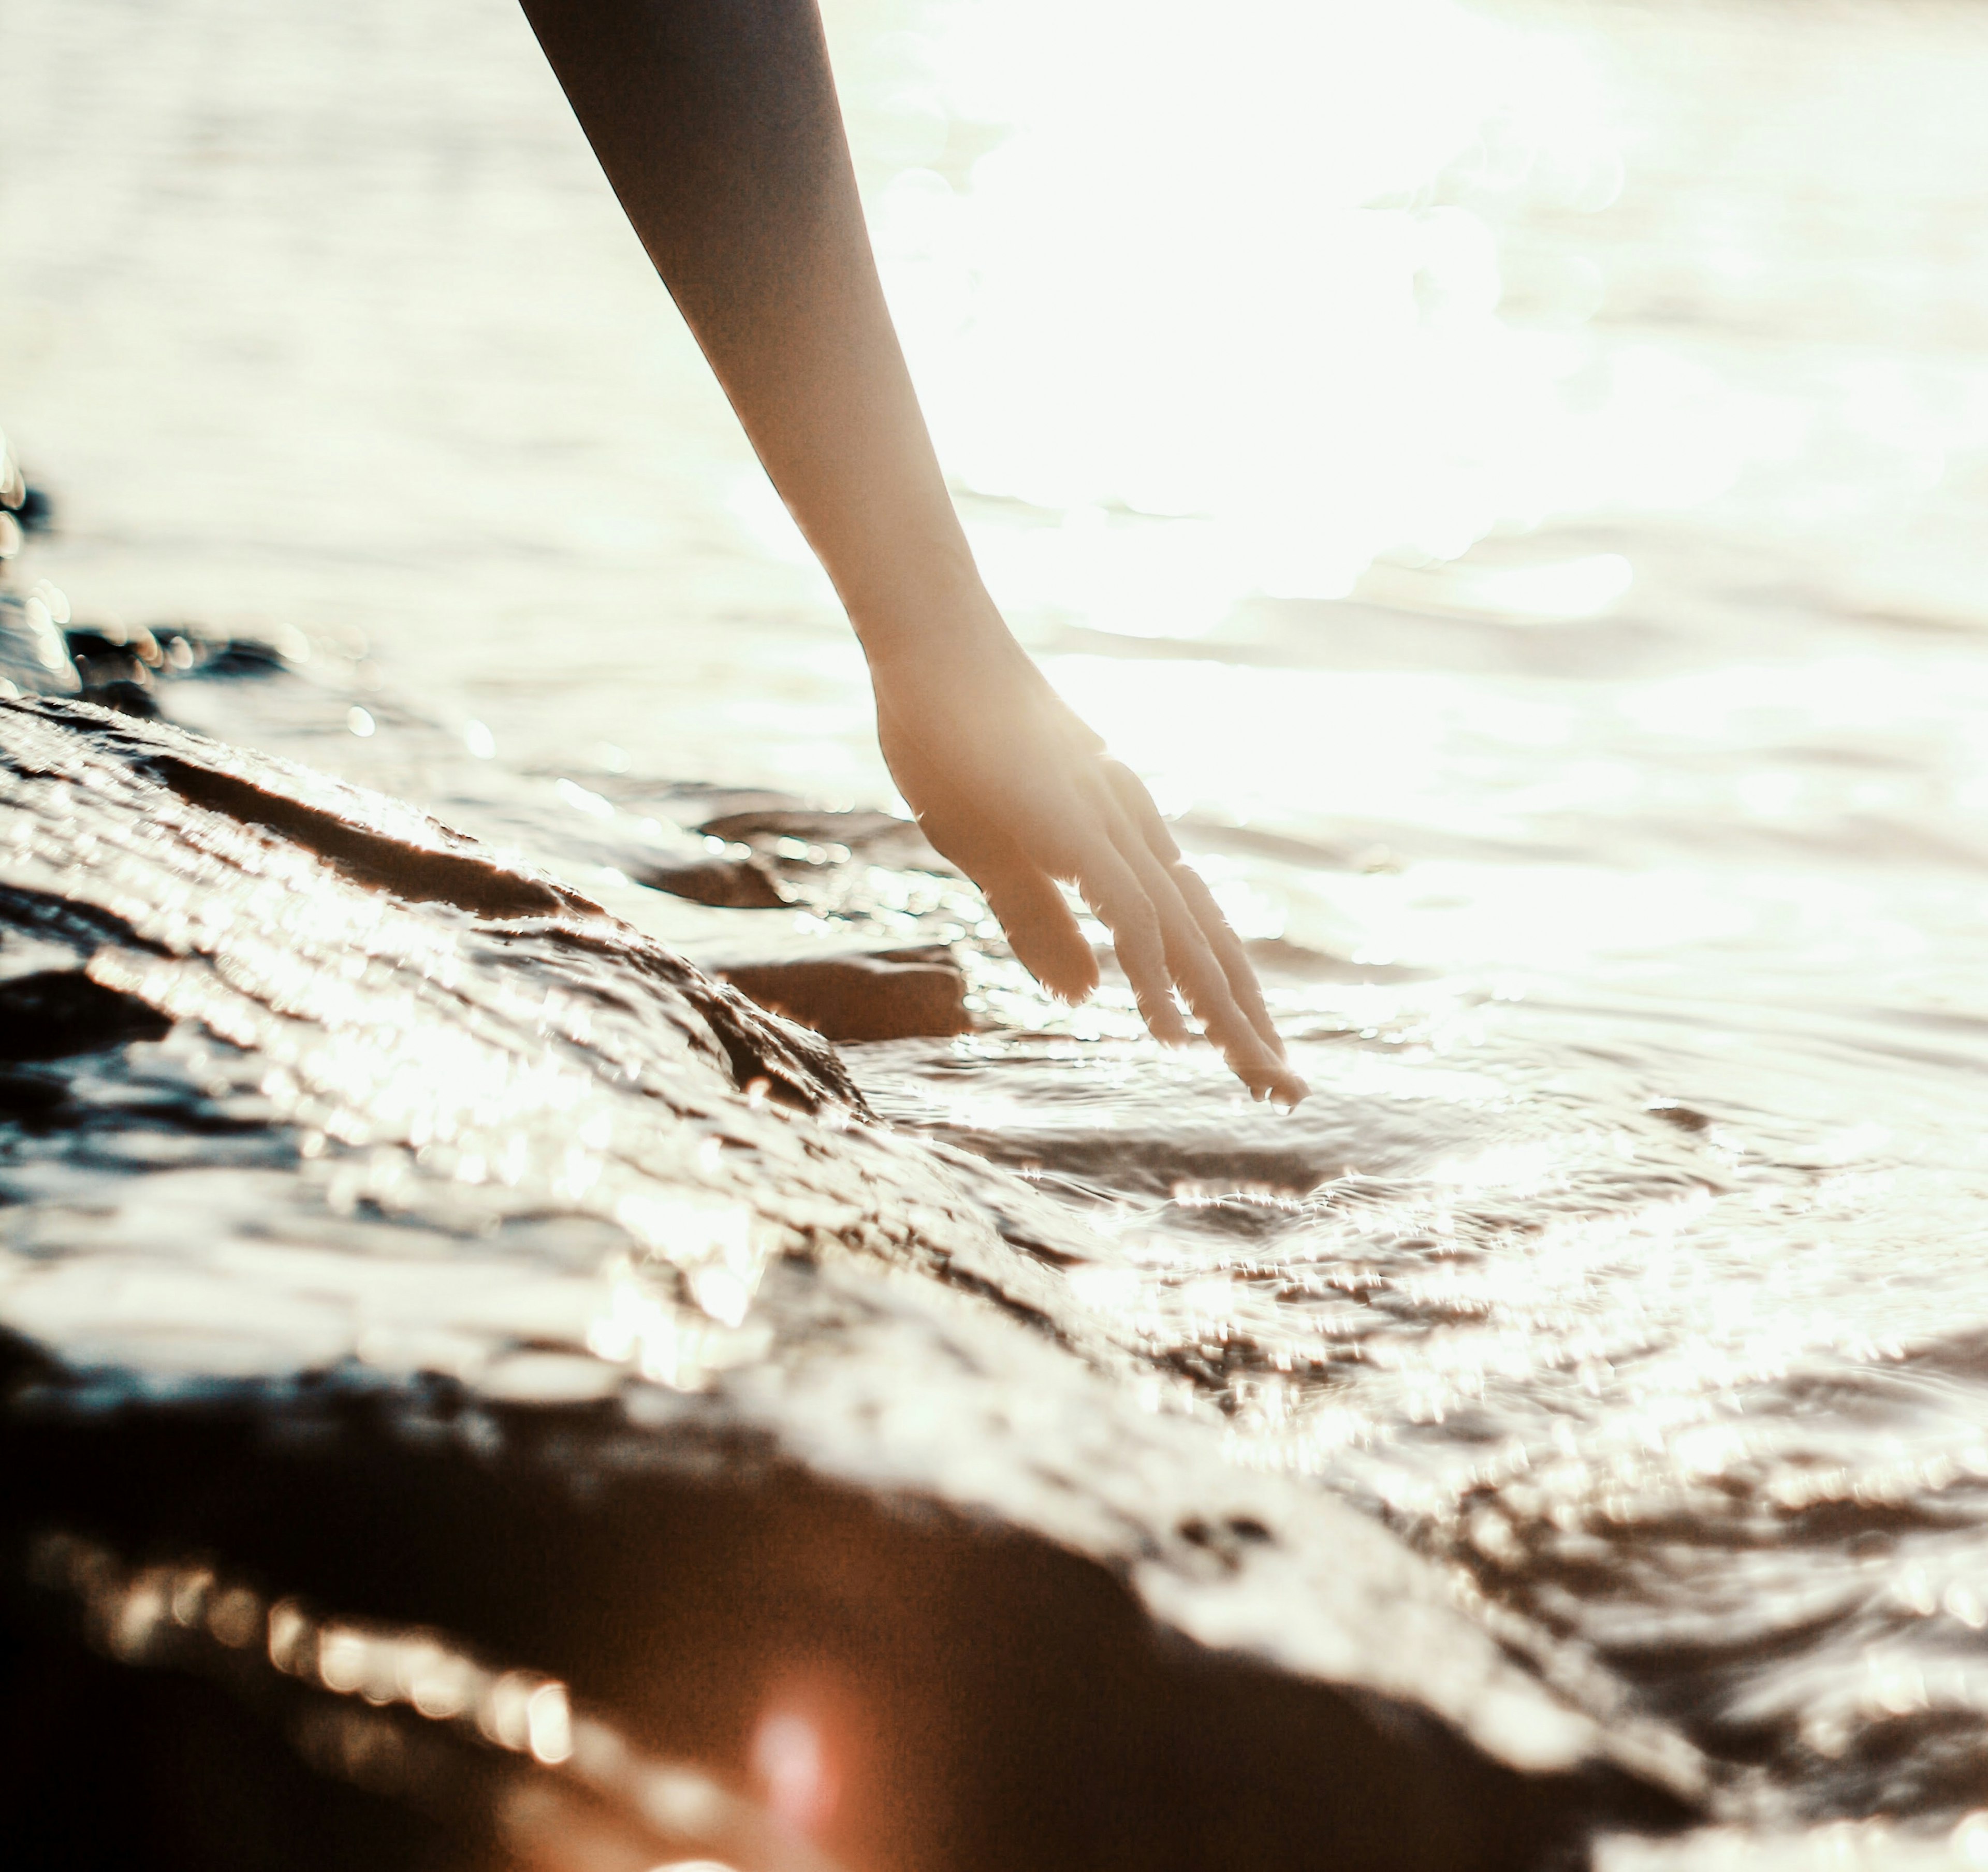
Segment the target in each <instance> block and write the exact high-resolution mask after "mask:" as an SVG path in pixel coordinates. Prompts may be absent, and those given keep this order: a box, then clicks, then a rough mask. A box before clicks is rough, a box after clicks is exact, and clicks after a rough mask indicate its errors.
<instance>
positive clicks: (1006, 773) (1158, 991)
mask: <svg viewBox="0 0 1988 1872" xmlns="http://www.w3.org/2000/svg"><path fill="white" fill-rule="evenodd" d="M522 3H523V6H524V10H525V13H526V17H527V18H528V19H529V20H530V22H531V24H532V30H533V31H534V32H536V33H537V35H538V37H539V44H540V45H541V46H543V48H544V49H545V52H546V57H547V58H548V59H549V60H550V61H551V63H552V66H553V71H554V72H555V73H556V74H557V75H558V77H559V80H560V83H561V84H562V85H563V86H564V87H565V90H566V96H567V98H568V100H570V103H572V105H573V112H574V114H575V115H576V117H578V118H579V120H580V127H581V128H582V129H583V130H585V132H586V133H587V139H588V140H589V141H590V143H591V144H593V149H594V153H595V154H596V155H597V156H598V157H600V164H601V167H602V168H603V170H605V171H606V172H607V179H608V181H610V183H611V184H613V186H614V191H615V193H616V195H617V196H619V197H620V201H621V205H622V207H623V208H624V209H625V210H626V211H627V215H628V218H629V220H630V221H631V222H632V223H633V224H634V228H635V232H636V233H637V235H638V236H639V237H640V238H641V242H642V244H643V245H644V247H645V248H647V250H648V253H649V256H650V258H651V259H652V260H653V261H654V262H655V266H656V269H657V271H658V273H661V276H662V278H663V281H664V284H665V285H666V286H668V289H669V290H670V293H671V296H672V297H673V298H674V300H675V301H676V303H677V305H678V307H679V309H680V310H681V311H682V313H683V315H684V317H685V320H686V321H687V322H688V324H689V326H690V328H691V331H692V332H693V333H695V336H696V338H697V340H698V344H700V345H701V346H702V348H703V350H704V354H705V357H706V358H707V359H708V361H709V362H710V364H711V367H712V370H713V371H715V373H716V374H717V376H718V381H719V382H720V383H721V384H722V385H723V386H724V388H725V394H726V395H727V396H728V397H729V398H730V399H731V401H732V408H734V409H735V411H737V412H738V415H739V420H740V421H741V422H742V424H743V425H744V426H745V432H746V434H747V435H748V436H749V438H750V439H751V441H752V445H753V447H754V449H756V451H757V452H758V453H759V459H760V461H761V462H762V463H763V464H764V465H765V467H766V472H767V473H768V475H769V476H770V477H771V478H772V480H773V485H774V486H775V487H776V489H778V490H779V493H780V496H781V498H782V499H783V500H785V501H786V504H787V506H788V509H789V511H790V512H791V513H793V516H794V519H795V520H796V522H797V523H798V524H799V525H800V530H801V531H802V533H803V534H804V535H805V536H806V539H807V541H808V543H809V544H810V546H811V547H813V550H814V551H815V553H816V555H817V556H818V557H820V560H821V562H822V564H823V567H825V568H826V569H827V572H828V575H829V577H830V579H831V580H832V581H833V583H834V585H835V589H836V591H837V595H838V596H839V597H840V599H841V601H842V603H843V604H844V608H846V609H847V611H848V614H849V618H850V622H851V623H852V624H853V625H854V627H855V629H856V633H857V637H858V638H860V641H861V642H862V645H863V649H864V655H865V656H866V657H867V659H868V662H869V666H870V675H871V683H872V685H873V686H874V689H875V691H876V697H877V739H878V740H879V742H880V743H881V746H882V748H883V751H884V759H885V760H886V761H887V762H888V763H889V765H890V769H891V777H892V778H893V779H894V780H895V781H896V782H897V784H898V789H899V790H900V791H901V793H902V794H904V798H905V799H906V801H908V802H909V804H910V805H911V809H912V811H914V812H915V813H916V814H917V815H918V823H919V824H920V825H921V827H922V828H924V831H925V835H926V836H927V838H929V839H930V840H931V842H932V844H933V845H935V847H937V848H938V850H939V851H942V852H943V853H944V854H945V856H946V857H947V858H950V859H951V860H952V862H954V863H955V864H956V865H958V866H959V868H960V869H961V870H962V871H963V872H965V873H966V875H968V876H969V877H970V878H972V880H973V881H974V882H975V884H977V885H979V887H980V889H981V890H982V892H983V893H984V894H985V895H986V899H987V902H988V906H989V909H991V910H992V912H994V914H995V916H997V917H998V918H999V919H1000V921H1001V923H1002V926H1003V928H1004V929H1006V931H1007V933H1008V939H1009V942H1010V943H1012V944H1013V947H1014V951H1015V953H1016V956H1018V957H1019V958H1020V960H1022V962H1023V963H1024V964H1025V965H1026V966H1027V967H1028V968H1029V970H1030V971H1031V972H1032V973H1033V974H1034V975H1035V977H1036V979H1037V980H1040V982H1042V983H1043V985H1044V986H1045V987H1047V988H1048V989H1049V990H1050V991H1051V992H1052V993H1053V994H1057V995H1058V996H1060V997H1062V998H1063V999H1064V1000H1070V1001H1080V1000H1084V998H1085V997H1087V996H1088V995H1089V994H1090V992H1091V991H1092V990H1094V988H1095V987H1097V960H1096V958H1095V956H1094V955H1093V954H1092V953H1091V949H1090V944H1089V943H1087V941H1086V940H1085V939H1084V935H1083V933H1082V931H1081V929H1080V928H1079V926H1078V924H1077V919H1076V918H1075V917H1074V916H1073V915H1072V914H1071V912H1070V909H1069V906H1068V905H1067V903H1066V902H1065V900H1064V899H1063V894H1062V892H1060V890H1059V889H1057V881H1058V880H1059V879H1060V880H1062V881H1063V882H1067V883H1070V884H1073V885H1075V886H1076V888H1077V892H1078V893H1079V895H1080V896H1081V897H1082V898H1083V899H1084V902H1086V903H1087V904H1088V905H1089V906H1090V908H1091V909H1092V910H1093V912H1094V913H1095V914H1096V916H1097V918H1098V919H1099V921H1100V922H1102V923H1103V924H1104V926H1105V927H1106V929H1108V930H1109V931H1110V932H1111V939H1112V943H1113V945H1114V947H1115V949H1116V950H1117V956H1118V960H1119V963H1120V965H1121V966H1122V967H1123V969H1124V971H1125V974H1126V977H1127V978H1128V980H1129V981H1130V982H1131V986H1132V990H1133V992H1134V994H1135V995H1136V996H1137V997H1138V1004H1139V1011H1140V1013H1141V1015H1143V1016H1144V1019H1145V1022H1146V1024H1147V1026H1148V1027H1149V1028H1151V1031H1152V1032H1153V1034H1155V1036H1156V1037H1157V1038H1158V1039H1160V1040H1161V1041H1165V1042H1168V1043H1170V1044H1183V1043H1185V1042H1186V1041H1188V1040H1189V1039H1191V1038H1192V1029H1191V1027H1189V1026H1188V1022H1187V1021H1186V1020H1185V1018H1184V1017H1183V1016H1182V1011H1181V1007H1180V1003H1181V1002H1182V1001H1184V1002H1185V1004H1186V1005H1187V1007H1188V1008H1189V1009H1190V1010H1192V1012H1193V1014H1195V1017H1196V1018H1198V1019H1199V1021H1200V1022H1201V1024H1202V1028H1203V1030H1204V1031H1205V1033H1206V1034H1207V1036H1208V1038H1209V1039H1210V1040H1211V1041H1213V1042H1214V1044H1215V1045H1216V1046H1217V1047H1219V1048H1220V1049H1221V1051H1222V1057H1223V1058H1224V1059H1225V1060H1226V1061H1228V1063H1229V1066H1230V1068H1232V1070H1233V1071H1235V1073H1236V1075H1237V1077H1238V1078H1240V1079H1241V1080H1242V1082H1243V1083H1244V1084H1245V1085H1247V1086H1248V1087H1249V1090H1250V1092H1251V1093H1252V1094H1253V1095H1254V1096H1256V1097H1257V1098H1273V1099H1275V1100H1276V1101H1277V1102H1279V1103H1280V1104H1295V1103H1297V1101H1298V1100H1299V1099H1300V1098H1303V1096H1304V1095H1305V1093H1306V1090H1307V1088H1306V1086H1305V1083H1304V1082H1303V1080H1302V1079H1301V1078H1299V1077H1298V1076H1297V1074H1296V1073H1295V1072H1293V1071H1292V1069H1291V1068H1290V1064H1289V1063H1288V1061H1287V1060H1286V1056H1285V1052H1284V1047H1283V1042H1282V1041H1281V1040H1280V1039H1279V1038H1278V1036H1277V1032H1276V1027H1274V1026H1273V1024H1272V1023H1271V1021H1270V1015H1269V1014H1268V1013H1267V1012H1266V1010H1265V1008H1264V1005H1263V994H1262V991H1261V990H1260V989H1259V987H1258V985H1257V982H1256V974H1255V972H1254V971H1253V970H1252V969H1251V967H1250V966H1249V960H1248V959H1247V957H1246V956H1245V955H1244V953H1243V950H1242V945H1241V943H1239V942H1238V941H1237V939H1236V936H1235V934H1234V933H1233V932H1232V930H1231V929H1229V926H1228V923H1227V922H1226V920H1225V919H1223V917H1222V913H1221V912H1220V911H1219V909H1217V908H1216V906H1215V901H1214V899H1212V897H1211V896H1210V895H1209V891H1208V888H1207V886H1206V885H1205V884H1204V883H1203V882H1202V880H1201V878H1199V876H1198V875H1196V873H1195V871H1194V870H1193V868H1192V867H1191V866H1190V865H1188V864H1187V863H1186V862H1185V860H1184V859H1183V858H1182V856H1181V854H1180V851H1179V848H1178V846H1177V845H1175V842H1174V841H1173V838H1172V836H1171V834H1170V833H1169V832H1168V830H1167V828H1166V826H1165V822H1164V821H1162V820H1161V818H1160V815H1159V813H1158V811H1157V810H1156V809H1155V807H1154V804H1153V802H1152V800H1151V796H1150V795H1149V794H1148V793H1147V791H1146V789H1145V787H1144V786H1143V785H1142V784H1141V783H1140V781H1139V780H1138V778H1137V777H1136V776H1134V774H1132V773H1131V770H1129V769H1128V768H1127V767H1124V766H1123V765H1122V764H1121V763H1119V762H1117V761H1115V760H1112V759H1111V757H1109V755H1108V754H1107V753H1106V751H1105V749H1104V743H1103V742H1102V741H1101V740H1100V739H1099V738H1098V736H1097V735H1096V734H1094V733H1092V731H1091V730H1090V729H1089V728H1088V727H1087V726H1085V725H1084V723H1082V722H1081V721H1080V720H1079V719H1077V716H1076V715H1075V714H1074V713H1072V711H1071V710H1070V709H1069V708H1068V707H1067V706H1066V705H1065V704H1064V703H1063V701H1062V700H1061V699H1060V697H1059V696H1057V693H1056V692H1055V691H1054V690H1053V689H1051V688H1050V685H1049V683H1048V682H1047V680H1046V679H1045V678H1044V677H1043V675H1042V673H1041V672H1040V671H1039V670H1038V669H1036V666H1035V665H1034V663H1033V662H1032V661H1031V660H1030V659H1029V655H1028V654H1027V652H1025V651H1024V650H1023V648H1022V647H1021V646H1020V645H1019V644H1018V643H1017V642H1016V641H1015V638H1014V636H1013V634H1012V633H1011V632H1010V631H1009V629H1008V627H1007V625H1006V623H1005V622H1004V621H1002V617H1001V614H1000V613H999V611H997V610H996V608H995V605H994V603H993V601H992V599H991V598H990V597H989V596H988V594H987V591H986V587H985V586H984V585H983V584H982V582H981V579H980V574H979V570H977V568H976V567H975V564H974V562H973V555H972V550H971V549H970V548H969V547H968V545H967V543H966V537H965V533H963V532H962V530H961V528H960V525H959V520H958V516H957V515H956V514H955V512H954V510H953V506H952V499H951V497H950V496H948V493H947V492H946V487H945V478H944V476H942V473H941V472H940V470H939V465H938V457H937V455H935V453H934V452H933V449H932V445H931V438H930V436H929V435H928V432H927V431H926V428H925V418H924V416H923V415H922V414H921V411H920V410H919V408H918V397H917V394H916V392H915V391H914V390H913V388H912V387H911V376H910V374H909V372H908V371H907V370H906V368H905V366H904V354H903V353H902V351H901V350H900V349H899V347H898V338H897V333H896V331H895V330H894V328H893V327H892V325H891V316H890V313H889V311H888V310H887V308H886V306H885V304H884V294H883V289H882V286H881V283H880V282H879V280H878V279H877V267H876V262H875V259H874V256H873V255H872V253H871V247H870V239H869V234H868V232H867V228H865V226H864V220H863V211H862V207H861V205H860V201H859V200H858V198H857V191H856V178H855V172H854V168H852V166H851V164H850V157H849V147H848V144H847V139H846V138H845V137H844V134H843V127H842V117H841V112H840V109H839V107H838V106H837V102H836V96H835V81H834V79H833V76H832V75H831V73H830V69H829V63H828V51H827V44H826V42H825V41H824V39H823V33H822V27H821V20H820V15H819V13H818V12H817V11H816V4H815V0H522ZM1176 991H1178V999H1177V998H1176Z"/></svg>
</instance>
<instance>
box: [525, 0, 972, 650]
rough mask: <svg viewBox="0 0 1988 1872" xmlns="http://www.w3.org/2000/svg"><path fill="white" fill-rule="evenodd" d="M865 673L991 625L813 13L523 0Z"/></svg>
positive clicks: (740, 3) (794, 1)
mask: <svg viewBox="0 0 1988 1872" xmlns="http://www.w3.org/2000/svg"><path fill="white" fill-rule="evenodd" d="M523 4H524V8H525V12H526V16H527V17H528V18H529V20H530V22H531V23H532V29H533V30H534V31H535V32H536V33H537V34H538V36H539V43H540V44H541V45H542V46H543V47H544V49H545V52H546V57H547V58H548V59H549V60H550V61H551V63H552V66H553V70H554V71H555V72H556V73H557V74H558V76H559V80H560V83H561V84H562V85H563V86H564V87H565V90H566V96H567V97H568V98H569V100H570V101H571V103H572V104H573V111H574V113H575V114H576V116H577V117H578V118H579V119H580V126H581V127H582V128H583V130H585V131H586V133H587V138H588V140H589V141H590V142H591V143H592V144H593V148H594V151H595V154H597V156H598V157H600V163H601V167H602V168H603V169H604V170H605V171H607V178H608V180H609V181H610V183H611V184H613V185H614V191H615V193H616V194H617V195H618V196H619V197H620V200H621V204H622V206H623V207H624V208H625V209H626V210H627V215H628V218H629V219H630V221H631V222H633V224H634V228H635V231H636V232H637V235H639V236H640V237H641V241H642V243H643V245H644V246H645V247H646V248H647V250H648V252H649V255H650V257H651V259H653V260H654V262H655V265H656V268H657V270H658V272H659V273H661V275H662V277H663V279H664V283H665V284H666V285H667V286H668V288H669V289H670V292H671V295H672V296H674V299H675V300H676V302H677V304H678V306H679V308H680V309H681V311H682V313H683V315H684V317H685V320H687V321H688V323H689V325H690V327H691V330H692V332H693V333H695V335H696V337H697V340H698V344H700V345H701V346H702V347H703V349H704V353H705V357H707V358H708V359H709V361H710V363H711V365H712V369H713V370H714V371H715V372H716V374H717V376H718V381H720V383H722V384H723V385H724V387H725V393H726V394H727V395H728V396H729V398H731V400H732V407H733V408H735V410H736V411H738V413H739V419H740V421H742V424H743V425H744V426H745V432H746V433H747V435H749V437H750V438H751V439H752V445H753V447H754V448H755V449H756V450H757V451H758V452H759V459H760V460H761V461H762V462H763V463H764V464H765V465H766V471H767V472H768V474H769V476H771V477H772V479H773V484H774V486H776V488H777V489H779V492H780V494H781V496H782V497H783V499H785V500H786V503H787V506H788V507H789V509H790V510H791V511H792V513H793V516H794V517H795V519H796V521H797V522H798V523H800V527H801V530H802V531H803V533H805V534H806V537H807V539H808V541H809V543H810V545H811V546H812V547H813V548H814V550H815V551H816V553H817V554H818V555H819V556H820V559H821V560H822V563H823V565H824V566H825V567H827V570H828V573H829V576H830V578H831V579H833V581H834V583H835V586H836V588H837V591H838V593H839V594H840V596H841V598H842V601H843V602H844V604H845V605H846V606H847V608H848V611H849V614H850V619H851V621H853V622H854V624H855V625H856V628H857V631H858V632H859V633H860V635H862V637H863V640H864V645H865V648H867V649H868V650H869V651H870V652H871V654H872V655H873V656H875V655H890V654H891V652H894V650H896V649H898V648H900V647H901V645H903V644H904V643H905V642H906V641H912V640H916V639H918V638H921V637H922V636H924V635H926V634H928V633H929V632H931V631H934V630H945V629H954V630H960V629H971V628H975V623H976V622H979V623H986V622H990V621H991V622H994V623H996V624H998V619H996V618H995V617H994V614H993V611H992V606H991V604H989V602H988V601H987V599H986V594H985V592H984V591H983V590H982V587H981V584H980V581H979V575H978V574H977V573H976V572H975V570H974V567H973V561H972V554H971V553H970V552H969V550H968V547H967V545H966V541H965V537H964V535H963V534H962V533H961V531H960V528H959V523H958V520H957V518H956V517H955V515H954V513H953V509H952V502H951V500H950V499H949V498H948V496H947V494H946V491H945V481H944V479H943V477H942V475H941V473H940V472H939V467H938V461H937V459H936V458H935V455H934V454H933V452H932V447H931V440H930V438H929V437H928V435H927V432H926V430H925V419H924V418H923V416H922V415H921V413H920V411H919V409H918V398H917V396H916V394H915V392H914V391H913V389H912V388H911V377H910V374H909V373H908V371H907V370H906V369H905V367H904V357H903V354H902V353H901V350H899V348H898V340H897V334H896V333H895V331H894V330H893V328H892V327H891V319H890V314H889V313H888V311H887V309H886V307H885V305H884V295H883V289H882V287H881V285H880V283H879V282H878V280H877V269H876V264H875V262H874V259H873V257H872V256H871V249H870V241H869V236H868V233H867V230H866V228H865V227H864V221H863V212H862V207H861V205H860V201H858V199H857V192H856V180H855V175H854V171H853V169H852V168H851V166H850V159H849V151H848V147H847V141H846V140H845V138H844V134H843V127H842V118H841V113H840V110H838V108H837V103H836V98H835V87H834V82H833V78H832V77H831V76H830V70H829V64H828V55H827V47H826V45H825V43H824V42H823V36H822V29H821V22H820V15H819V14H818V13H817V12H816V7H815V5H814V0H523Z"/></svg>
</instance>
